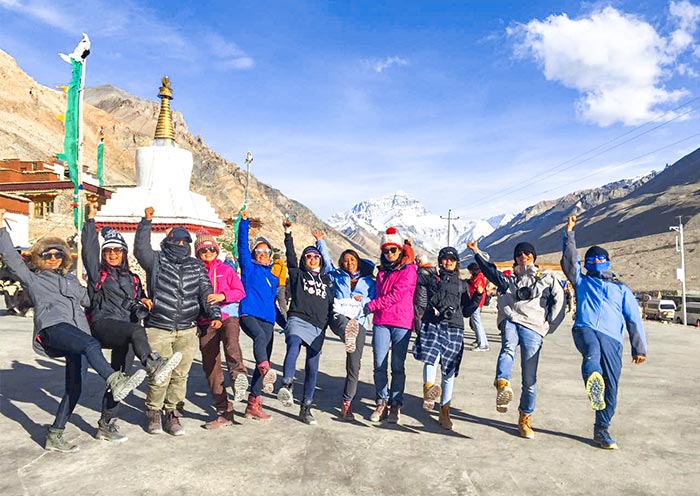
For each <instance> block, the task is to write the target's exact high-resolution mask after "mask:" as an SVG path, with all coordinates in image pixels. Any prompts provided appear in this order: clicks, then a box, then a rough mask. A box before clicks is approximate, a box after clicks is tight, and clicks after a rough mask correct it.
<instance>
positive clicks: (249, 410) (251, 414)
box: [245, 394, 272, 420]
mask: <svg viewBox="0 0 700 496" xmlns="http://www.w3.org/2000/svg"><path fill="white" fill-rule="evenodd" d="M245 418H247V419H253V420H270V419H271V418H272V415H268V414H267V413H265V412H264V411H263V409H262V396H253V395H252V394H251V395H250V396H248V406H246V408H245Z"/></svg>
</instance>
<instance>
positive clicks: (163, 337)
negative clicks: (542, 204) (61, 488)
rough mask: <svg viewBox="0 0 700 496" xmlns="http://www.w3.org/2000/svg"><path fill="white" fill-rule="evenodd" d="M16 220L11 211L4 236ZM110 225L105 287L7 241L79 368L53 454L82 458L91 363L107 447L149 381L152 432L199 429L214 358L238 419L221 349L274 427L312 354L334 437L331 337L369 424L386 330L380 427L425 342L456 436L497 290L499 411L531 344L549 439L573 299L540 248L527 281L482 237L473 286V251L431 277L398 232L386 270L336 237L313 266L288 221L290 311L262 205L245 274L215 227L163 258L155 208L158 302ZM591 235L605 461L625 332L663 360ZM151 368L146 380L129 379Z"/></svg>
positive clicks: (521, 251) (91, 227) (590, 355)
mask: <svg viewBox="0 0 700 496" xmlns="http://www.w3.org/2000/svg"><path fill="white" fill-rule="evenodd" d="M3 214H4V211H0V226H2V220H3V219H2V217H3ZM96 214H97V204H95V203H91V204H90V205H89V207H88V213H87V221H86V222H85V224H84V227H83V231H82V240H83V244H82V253H81V257H82V259H83V262H84V266H85V271H86V273H87V288H85V287H84V286H83V285H82V284H81V283H80V281H79V280H78V278H77V277H76V276H75V275H74V274H73V273H71V272H70V267H71V264H72V259H71V252H70V249H69V247H68V245H67V244H66V243H65V242H64V241H63V240H61V239H59V238H55V237H44V238H42V239H40V240H39V241H38V242H37V243H36V244H35V245H34V246H33V247H32V248H31V255H32V258H31V265H33V267H32V268H31V270H30V268H29V267H27V265H25V263H24V261H23V260H22V258H21V257H20V256H19V254H18V253H17V252H16V250H15V248H14V246H13V243H12V240H11V238H10V235H9V233H8V232H7V230H6V229H5V228H4V227H2V228H0V253H1V254H2V256H3V259H4V261H5V262H6V264H7V266H8V267H9V268H10V269H11V270H12V271H13V273H14V274H15V275H16V276H17V278H18V279H19V280H20V281H21V283H22V285H23V286H24V288H25V289H26V291H28V293H29V294H30V296H31V298H32V300H33V302H34V307H35V312H34V333H33V345H34V349H35V350H36V351H37V352H38V353H40V354H42V355H47V356H49V357H52V358H56V357H64V358H65V363H66V367H65V384H66V387H65V394H64V395H63V398H62V399H61V402H60V404H59V408H58V412H57V414H56V419H55V421H54V423H53V424H52V425H51V426H50V427H49V430H48V434H47V437H46V445H45V447H46V449H47V450H54V451H61V452H72V451H76V450H77V449H78V447H77V446H76V445H74V444H72V443H71V442H69V441H68V440H67V439H66V438H65V437H64V436H63V433H64V429H65V426H66V423H67V421H68V419H69V417H70V415H71V413H72V412H73V410H74V408H75V406H76V405H77V402H78V399H79V397H80V394H81V389H82V384H83V382H84V379H85V376H86V372H87V365H88V364H89V365H90V366H91V367H92V368H93V369H94V370H95V371H96V372H97V373H98V374H99V375H100V376H101V377H102V378H103V379H104V380H105V382H106V389H105V394H104V397H103V401H102V410H101V416H100V419H99V421H98V430H97V437H98V438H100V439H104V440H107V441H112V442H122V441H125V440H126V439H127V438H126V436H125V435H124V434H123V433H121V432H119V424H118V422H117V420H118V407H119V403H120V402H121V401H122V400H123V399H124V398H125V397H126V396H127V395H128V394H129V392H131V391H132V390H133V389H134V388H136V387H138V385H139V384H140V383H141V382H142V381H143V380H144V379H146V378H147V379H148V386H147V391H146V402H145V404H146V419H147V427H146V430H147V432H148V433H150V434H158V433H162V432H163V431H165V432H167V433H169V434H171V435H174V436H179V435H182V434H184V432H185V431H184V427H183V426H182V424H181V422H180V420H179V419H180V418H181V417H182V415H183V414H184V407H185V399H186V398H185V396H186V391H187V380H188V376H189V372H190V367H191V365H192V362H193V360H194V358H195V355H196V353H197V350H198V349H199V350H200V352H201V356H202V366H203V369H204V372H205V375H206V378H207V381H208V384H209V388H210V390H211V394H212V399H213V407H214V411H215V415H214V418H213V419H212V420H211V421H209V422H207V423H206V424H205V425H204V427H205V428H207V429H216V428H220V427H224V426H228V425H232V424H234V423H235V420H234V402H232V401H231V400H230V399H229V395H228V393H227V390H226V387H225V377H224V372H223V368H222V365H221V354H220V348H221V345H223V349H224V358H225V361H226V363H227V368H228V373H229V376H230V383H231V386H232V389H233V393H234V394H233V399H234V400H236V401H241V400H243V399H244V398H245V397H246V395H247V405H246V408H245V413H244V415H245V417H246V418H248V419H254V420H260V421H267V420H269V419H270V418H271V415H270V414H269V413H267V412H266V411H265V410H264V409H263V402H262V399H263V394H264V393H265V394H268V395H270V394H274V393H275V388H276V397H277V399H278V400H279V401H280V402H281V404H282V405H284V406H286V407H290V406H292V405H293V404H294V398H295V392H294V383H295V381H294V379H295V372H296V364H297V361H298V359H299V355H300V353H301V349H302V348H304V352H305V364H304V379H303V388H302V391H301V395H299V396H298V398H299V400H298V401H299V404H300V410H299V418H300V420H301V421H303V422H304V423H306V424H310V425H313V424H316V423H317V421H316V419H315V417H314V415H313V411H312V405H313V400H314V393H315V391H316V384H317V380H318V373H319V363H320V357H321V352H322V349H323V345H324V341H325V331H326V328H330V330H331V331H332V332H333V333H334V334H336V335H337V336H338V337H339V338H340V339H341V341H342V342H343V344H344V347H345V351H346V367H345V384H344V388H343V395H342V403H341V405H340V414H339V415H340V418H341V419H343V420H348V421H352V420H354V419H355V414H354V413H353V408H352V405H353V400H354V398H355V395H356V393H357V387H358V381H359V372H360V364H361V360H362V354H363V351H364V346H365V341H366V336H367V334H368V332H369V331H370V330H371V332H372V341H371V343H372V350H373V366H374V374H373V375H374V386H375V394H376V397H375V399H376V406H375V408H374V410H373V412H372V414H371V415H370V417H369V420H370V421H371V422H384V421H386V422H389V423H399V422H400V421H401V409H402V407H403V404H404V389H405V384H406V373H405V361H406V356H407V354H408V351H409V347H410V343H411V335H412V333H414V332H413V331H415V339H414V341H413V348H412V350H411V351H412V354H413V356H414V357H415V358H416V359H417V360H420V361H421V362H423V408H424V409H426V410H428V411H430V410H433V409H434V408H435V407H436V405H437V407H438V408H439V415H438V421H439V424H440V426H441V427H442V428H444V429H446V430H450V429H452V420H451V418H450V404H451V402H452V394H453V390H454V380H455V378H456V377H457V375H458V374H459V370H460V364H461V361H462V357H463V353H464V349H465V347H464V327H465V326H464V321H465V318H470V321H471V324H472V328H473V329H474V330H475V333H476V337H477V341H476V343H475V346H474V349H475V350H486V349H488V342H487V340H486V336H485V333H483V327H482V326H481V323H480V320H479V311H480V308H481V307H482V306H483V304H484V300H485V298H486V280H488V281H490V282H491V283H493V284H494V285H495V287H496V290H497V293H498V303H497V308H498V315H497V325H498V329H499V331H500V333H501V351H500V354H499V356H498V360H497V366H496V376H495V381H494V386H495V387H496V409H497V411H498V412H502V413H503V412H507V411H508V407H509V404H510V402H511V401H512V400H513V396H514V392H513V388H512V386H511V382H510V381H511V375H512V370H513V365H514V362H515V358H516V354H517V351H518V348H519V349H520V363H521V376H522V394H521V397H520V402H519V405H518V410H519V420H518V430H519V433H520V435H521V436H522V437H524V438H528V439H529V438H532V437H534V431H533V429H532V414H533V412H534V410H535V398H536V392H537V367H538V363H539V356H540V351H541V348H542V344H543V339H544V337H545V336H546V335H547V334H549V333H552V332H554V331H555V330H556V328H557V327H558V326H559V325H560V324H561V322H562V320H563V318H564V306H565V301H564V295H563V290H562V285H561V283H560V281H559V280H558V278H557V277H556V275H555V274H554V273H553V272H550V271H546V270H541V269H540V268H539V267H538V266H537V265H536V264H535V261H536V258H537V253H536V250H535V247H534V246H533V245H532V244H530V243H527V242H521V243H518V244H517V245H516V246H515V249H514V253H513V262H514V263H513V268H512V270H509V271H499V270H498V269H497V268H496V266H495V265H494V264H493V263H492V262H490V260H489V256H488V254H487V253H485V252H484V251H482V250H480V249H479V246H478V244H477V242H475V241H470V242H469V243H468V248H469V249H470V250H471V251H472V252H473V253H474V260H475V261H474V263H473V264H472V265H470V266H469V271H470V273H471V276H472V277H471V278H470V279H469V280H468V281H467V280H463V279H462V278H461V277H460V267H459V264H460V255H459V253H458V252H457V250H456V249H455V248H453V247H449V246H448V247H444V248H443V249H441V250H440V252H439V254H438V267H437V270H423V268H419V265H418V264H416V261H415V254H414V251H413V248H412V247H411V242H410V240H407V239H403V238H402V237H401V236H400V235H399V233H398V232H397V231H396V229H394V228H389V229H387V230H386V232H384V233H383V234H382V239H381V253H380V257H379V263H378V264H377V266H376V267H375V264H374V263H372V262H371V261H369V260H366V259H363V258H362V257H360V255H359V254H358V253H357V252H356V251H355V250H352V249H347V250H345V251H343V252H342V253H341V255H340V257H339V259H338V262H337V265H335V264H334V263H333V261H332V259H331V255H330V252H329V249H328V245H327V244H326V241H325V239H324V233H323V232H320V231H314V232H313V233H312V234H313V237H314V239H315V244H313V245H310V246H306V247H305V248H304V249H303V250H302V251H301V255H300V256H299V257H297V254H296V250H295V246H294V239H293V235H292V227H293V224H292V222H291V221H290V220H289V219H286V220H285V221H284V222H283V228H284V248H285V254H286V269H287V270H286V271H285V275H284V277H285V279H286V281H285V285H284V286H285V287H286V292H285V293H286V295H287V296H288V298H289V305H288V307H287V305H286V298H280V292H279V287H280V272H279V271H276V270H275V265H276V264H274V263H273V246H272V244H271V243H270V242H269V241H268V240H267V239H266V238H264V237H258V238H256V239H255V240H254V241H253V242H252V243H251V242H250V239H249V234H250V222H249V219H248V211H247V210H243V211H242V212H241V222H240V224H239V230H238V240H237V242H238V243H237V244H238V253H236V254H234V255H236V256H237V260H238V263H239V269H240V275H239V273H238V271H237V270H236V269H235V268H234V266H232V265H230V264H228V263H225V262H223V261H222V260H221V259H220V258H221V257H220V255H221V250H220V247H219V244H218V243H217V241H216V239H215V238H214V237H213V236H212V235H211V234H210V233H208V232H207V231H204V230H203V231H200V232H198V233H197V235H196V238H195V240H194V243H193V240H192V237H191V235H190V233H189V232H188V231H187V229H185V227H183V226H175V227H173V228H171V229H170V230H169V231H168V232H167V234H166V236H165V238H164V239H163V241H162V242H161V243H160V248H161V249H160V250H154V249H153V248H152V247H151V231H152V220H153V215H154V210H153V208H151V207H148V208H146V209H145V211H144V217H143V218H142V219H141V221H140V223H139V225H138V227H137V230H136V235H135V240H134V256H135V258H136V260H137V261H138V263H139V265H140V266H141V267H142V268H143V270H144V271H145V273H146V275H147V287H146V290H144V288H143V285H142V282H141V280H140V278H139V277H138V276H137V275H136V274H135V273H134V272H133V271H132V270H131V269H130V268H129V264H128V246H127V243H126V242H125V240H124V237H123V236H122V235H121V234H120V233H119V232H117V231H116V230H114V229H111V228H109V227H105V228H103V229H102V232H101V234H102V237H103V242H102V244H101V245H100V243H99V236H98V232H97V229H96V226H95V220H94V218H95V216H96ZM575 224H576V218H575V217H569V219H568V222H567V224H566V228H565V231H564V248H563V256H562V260H561V265H562V270H563V272H564V274H565V275H566V277H567V279H568V280H569V281H570V283H571V284H572V286H573V287H574V289H575V291H576V305H577V308H576V319H575V322H574V327H573V338H574V343H575V346H576V348H577V349H578V350H579V351H580V353H581V354H582V356H583V364H582V374H583V380H584V384H585V389H586V392H587V394H588V398H589V400H590V404H591V407H592V408H593V409H594V410H595V411H596V420H595V426H594V436H593V439H594V441H595V442H596V443H597V444H598V445H600V446H601V447H603V448H606V449H616V448H617V445H616V443H615V441H614V440H613V439H612V438H611V436H610V434H609V432H608V427H609V426H610V423H611V420H612V417H613V415H614V412H615V406H616V398H617V387H618V382H619V377H620V370H621V364H622V340H623V334H624V331H625V329H627V331H628V334H629V338H630V342H631V346H632V356H633V361H634V363H642V362H643V361H644V360H645V359H646V340H645V335H644V331H643V327H642V322H641V316H640V312H639V309H638V307H637V305H636V300H635V298H634V296H633V294H632V292H631V291H630V290H629V288H628V287H627V286H625V285H624V284H622V283H621V282H620V281H619V280H618V279H617V277H616V276H615V274H614V273H613V272H612V271H611V270H610V268H611V266H610V257H609V255H608V253H607V252H606V251H605V250H604V249H603V248H601V247H598V246H593V247H591V248H590V249H589V250H588V251H587V252H586V256H585V263H584V266H583V267H584V268H585V270H586V272H585V273H584V272H583V271H582V270H581V269H582V267H581V262H580V261H579V259H578V255H577V251H576V244H575V237H574V226H575ZM192 244H194V256H192ZM276 302H278V304H276ZM280 302H283V304H280ZM370 316H371V318H370ZM475 316H476V318H474V317H475ZM276 323H277V324H278V325H280V326H281V327H282V328H283V329H284V336H285V342H286V354H285V358H284V363H283V367H282V376H281V378H280V377H278V374H277V372H276V371H275V370H274V369H273V367H272V366H271V363H270V358H271V354H272V346H273V339H274V326H275V324H276ZM370 323H371V324H370ZM370 327H371V329H370ZM241 330H242V331H243V333H244V334H245V335H246V336H248V337H249V338H251V339H252V344H253V358H254V361H255V368H254V369H253V373H252V377H251V379H250V382H249V380H248V370H247V369H246V367H245V365H244V362H243V355H242V352H241V347H240V331H241ZM103 348H104V349H110V350H111V362H107V360H106V359H105V358H104V355H103V353H102V349H103ZM134 355H135V356H136V357H137V358H138V360H139V362H141V364H142V365H143V369H138V370H136V371H135V372H134V373H133V374H131V375H129V374H130V371H131V365H132V364H133V361H134ZM438 369H439V370H440V373H441V378H440V381H438V380H437V372H438Z"/></svg>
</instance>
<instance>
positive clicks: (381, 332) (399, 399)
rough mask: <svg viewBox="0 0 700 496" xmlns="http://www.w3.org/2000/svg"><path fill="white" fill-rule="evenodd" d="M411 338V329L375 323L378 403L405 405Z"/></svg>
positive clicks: (373, 337)
mask: <svg viewBox="0 0 700 496" xmlns="http://www.w3.org/2000/svg"><path fill="white" fill-rule="evenodd" d="M410 340H411V331H410V330H409V329H402V328H401V327H393V326H383V325H375V326H374V328H373V332H372V351H374V387H375V389H376V392H377V403H387V402H388V401H389V400H391V401H390V404H391V405H399V406H401V405H403V390H404V387H405V386H406V368H405V362H406V353H407V352H408V343H409V341H410ZM390 348H391V398H390V397H389V376H388V374H387V368H388V361H389V349H390Z"/></svg>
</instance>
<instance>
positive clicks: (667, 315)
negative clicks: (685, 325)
mask: <svg viewBox="0 0 700 496" xmlns="http://www.w3.org/2000/svg"><path fill="white" fill-rule="evenodd" d="M644 316H645V317H646V318H647V319H656V320H665V321H669V322H673V321H674V320H675V319H676V304H675V303H674V301H673V300H659V299H656V298H652V299H651V300H649V301H647V302H646V303H645V304H644Z"/></svg>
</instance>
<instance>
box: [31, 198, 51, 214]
mask: <svg viewBox="0 0 700 496" xmlns="http://www.w3.org/2000/svg"><path fill="white" fill-rule="evenodd" d="M53 207H54V205H53V200H46V201H35V202H34V217H35V218H37V217H43V216H45V215H47V214H52V213H53V211H54V210H53Z"/></svg>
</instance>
